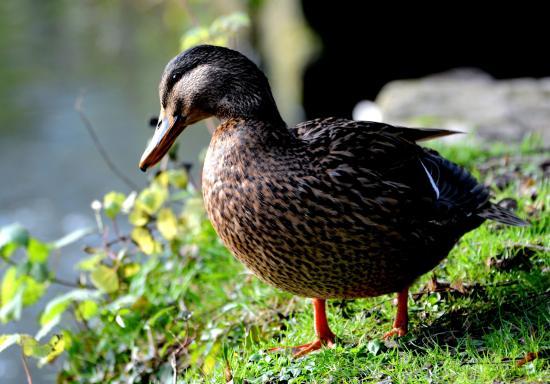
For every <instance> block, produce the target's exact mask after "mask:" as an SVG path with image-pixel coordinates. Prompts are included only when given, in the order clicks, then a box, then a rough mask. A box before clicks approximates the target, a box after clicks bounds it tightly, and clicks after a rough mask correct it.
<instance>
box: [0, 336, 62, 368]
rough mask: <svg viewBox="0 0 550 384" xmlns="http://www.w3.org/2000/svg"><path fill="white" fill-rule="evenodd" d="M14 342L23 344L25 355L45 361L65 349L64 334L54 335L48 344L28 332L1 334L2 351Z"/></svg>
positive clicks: (0, 347) (0, 345) (0, 348)
mask: <svg viewBox="0 0 550 384" xmlns="http://www.w3.org/2000/svg"><path fill="white" fill-rule="evenodd" d="M14 344H19V345H20V346H21V349H22V350H23V353H24V354H25V356H32V357H36V358H41V359H43V361H44V362H50V361H52V360H53V359H54V358H55V357H57V356H58V355H59V354H61V353H62V352H63V351H64V350H65V342H64V337H63V336H62V335H54V336H52V338H51V339H50V341H49V342H48V343H47V344H40V343H39V342H38V340H36V339H35V338H34V337H32V336H31V335H27V334H11V335H0V352H2V351H4V350H5V349H7V348H9V347H10V346H12V345H14ZM41 363H42V362H41Z"/></svg>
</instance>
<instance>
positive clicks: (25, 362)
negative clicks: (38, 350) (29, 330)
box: [21, 350, 32, 384]
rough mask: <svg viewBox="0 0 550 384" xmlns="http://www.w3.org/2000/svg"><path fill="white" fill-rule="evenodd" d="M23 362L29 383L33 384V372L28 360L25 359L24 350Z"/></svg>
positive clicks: (22, 354)
mask: <svg viewBox="0 0 550 384" xmlns="http://www.w3.org/2000/svg"><path fill="white" fill-rule="evenodd" d="M21 361H22V362H23V369H24V370H25V376H26V377H27V383H28V384H32V376H31V371H30V370H29V364H28V363H27V359H26V358H25V354H24V353H23V350H21Z"/></svg>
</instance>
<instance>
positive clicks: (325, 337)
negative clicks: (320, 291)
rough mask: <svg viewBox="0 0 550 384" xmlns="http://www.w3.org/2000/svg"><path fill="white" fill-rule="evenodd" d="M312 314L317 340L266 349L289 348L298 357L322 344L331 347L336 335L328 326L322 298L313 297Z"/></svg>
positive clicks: (276, 350) (317, 348)
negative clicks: (292, 345) (293, 345)
mask: <svg viewBox="0 0 550 384" xmlns="http://www.w3.org/2000/svg"><path fill="white" fill-rule="evenodd" d="M313 315H314V318H315V333H316V334H317V340H315V341H313V342H311V343H307V344H303V345H298V346H295V347H277V348H271V349H269V350H268V351H269V352H278V351H283V350H286V349H291V350H292V353H293V355H294V357H300V356H304V355H307V354H308V353H310V352H313V351H317V350H319V349H321V347H323V346H327V347H333V346H334V340H335V339H336V336H335V335H334V333H332V331H331V330H330V328H329V326H328V321H327V315H326V312H325V300H324V299H313Z"/></svg>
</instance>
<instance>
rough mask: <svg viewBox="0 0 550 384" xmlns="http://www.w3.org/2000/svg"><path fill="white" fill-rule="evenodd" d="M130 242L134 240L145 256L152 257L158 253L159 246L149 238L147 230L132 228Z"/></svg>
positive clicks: (151, 237)
mask: <svg viewBox="0 0 550 384" xmlns="http://www.w3.org/2000/svg"><path fill="white" fill-rule="evenodd" d="M131 236H132V240H134V241H135V242H136V243H137V245H138V246H139V248H140V249H141V250H142V251H143V253H145V254H146V255H152V254H153V253H158V252H160V244H158V243H157V242H156V241H155V240H154V239H153V236H151V233H150V232H149V230H147V228H142V227H138V228H134V229H133V230H132V235H131Z"/></svg>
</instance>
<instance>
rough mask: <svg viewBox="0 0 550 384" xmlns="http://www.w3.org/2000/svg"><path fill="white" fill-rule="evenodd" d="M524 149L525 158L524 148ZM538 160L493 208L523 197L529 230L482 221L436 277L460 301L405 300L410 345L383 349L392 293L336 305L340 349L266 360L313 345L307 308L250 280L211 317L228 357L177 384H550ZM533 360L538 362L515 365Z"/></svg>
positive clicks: (472, 160)
mask: <svg viewBox="0 0 550 384" xmlns="http://www.w3.org/2000/svg"><path fill="white" fill-rule="evenodd" d="M437 149H438V150H441V151H442V152H443V153H444V154H446V155H447V156H449V157H450V158H453V157H457V156H453V154H457V153H461V156H462V157H461V159H462V163H463V164H465V165H467V166H469V167H470V168H471V167H475V164H476V163H481V162H485V161H486V160H487V159H490V158H492V157H494V156H500V155H502V154H503V153H509V151H510V148H509V147H503V146H501V147H496V148H495V147H493V148H491V149H490V150H488V151H486V150H482V149H480V148H479V147H474V148H472V147H470V146H467V147H466V146H465V147H463V148H461V147H460V146H454V147H451V148H445V147H443V146H438V148H437ZM524 152H525V153H528V152H530V151H529V147H527V148H526V149H525V151H524ZM458 157H460V156H458ZM540 159H541V156H537V155H533V156H532V157H531V159H530V161H529V162H526V163H522V165H521V167H520V169H519V171H517V172H514V175H515V177H516V178H515V179H514V180H513V181H512V182H511V184H510V185H509V186H508V187H507V188H506V189H504V190H503V191H499V192H498V193H496V196H495V200H497V201H498V200H500V199H501V198H504V197H516V198H518V204H519V209H518V212H519V213H520V215H522V216H523V217H525V216H526V212H533V215H532V216H531V217H530V221H531V222H532V225H531V226H529V227H527V228H512V227H504V226H501V225H499V224H495V223H490V222H488V223H485V224H484V225H483V226H482V227H480V228H479V229H477V230H475V231H473V232H470V233H469V234H467V235H466V236H464V237H463V238H462V239H461V240H460V242H459V243H458V244H457V245H456V247H455V248H454V249H453V251H452V252H451V254H450V255H449V257H448V258H447V259H446V260H445V261H444V262H443V263H441V264H440V265H439V266H438V267H437V268H436V269H434V271H433V272H432V274H431V275H432V276H433V277H434V278H436V279H437V280H438V281H440V282H443V283H444V282H447V283H451V286H453V285H454V286H456V287H465V288H464V289H462V290H463V291H464V292H460V291H458V290H456V289H450V291H449V292H428V293H426V294H424V295H422V296H420V297H418V298H416V299H415V300H412V299H410V300H409V313H410V327H409V329H410V332H409V334H408V335H407V336H405V337H403V338H401V339H398V340H392V341H389V342H388V341H387V342H384V341H383V340H382V336H383V334H384V332H385V331H387V330H389V329H390V327H391V322H392V320H393V316H394V314H395V307H394V305H393V303H392V300H391V299H392V297H390V296H383V297H377V298H370V299H362V300H353V301H331V302H330V303H329V306H328V312H329V322H330V324H331V327H332V329H333V331H334V332H335V333H336V334H337V335H338V342H337V345H336V347H335V348H332V349H328V348H325V349H323V350H321V351H320V352H317V353H313V354H311V355H308V356H305V357H303V358H299V359H294V358H292V357H291V355H290V352H288V353H285V352H283V353H268V352H266V350H268V349H269V348H272V347H275V346H280V345H289V346H292V345H298V344H302V343H305V342H309V341H312V340H313V338H314V332H313V326H312V309H311V308H310V305H309V302H308V300H306V299H302V298H293V297H292V296H290V295H286V294H282V293H280V292H277V291H276V290H275V289H271V288H268V287H265V286H264V285H263V284H262V283H260V282H258V281H257V280H256V279H255V278H252V277H250V278H248V277H247V278H246V279H245V281H246V283H245V284H244V285H241V284H240V285H239V286H238V288H237V290H238V292H236V293H235V296H234V297H233V298H232V299H231V302H232V304H233V305H234V307H233V309H232V310H231V311H232V313H231V314H227V315H222V314H220V313H217V314H216V315H218V316H222V317H223V316H226V317H227V320H228V322H227V323H224V322H223V321H222V322H221V323H220V325H219V327H221V329H222V330H223V332H224V336H223V337H222V338H220V340H219V343H220V347H219V348H220V350H223V352H224V353H222V355H225V358H224V359H223V358H221V357H218V360H217V364H216V365H215V367H214V368H213V370H212V371H210V369H207V370H206V371H205V370H204V369H202V370H201V369H195V367H193V368H191V369H189V370H188V372H187V374H186V375H184V377H185V380H184V381H185V382H192V381H196V382H201V381H212V382H222V381H223V380H224V378H228V377H232V378H233V380H234V382H235V383H312V382H316V383H317V382H318V383H363V382H380V383H411V382H417V383H448V382H455V383H473V382H476V383H478V382H479V383H494V382H504V383H510V382H548V380H550V370H549V366H548V355H549V354H550V312H549V309H550V300H549V297H550V291H549V288H550V284H549V282H550V281H549V279H548V268H549V266H550V263H549V261H550V260H549V253H548V247H549V244H548V234H549V231H548V229H549V228H550V226H549V225H550V218H549V216H548V211H547V207H548V204H549V198H548V196H549V194H548V192H549V187H548V181H547V180H544V178H543V177H542V175H541V171H540V170H537V169H536V167H533V163H536V162H537V161H539V160H540ZM515 165H516V164H515V163H512V164H510V165H509V166H506V165H502V166H498V167H496V169H494V170H490V171H489V172H487V173H485V172H484V173H483V174H482V172H479V171H477V170H475V169H474V172H475V173H476V174H477V176H478V177H482V178H485V179H491V178H493V177H494V176H495V175H496V174H502V173H504V172H511V168H512V167H515ZM509 168H510V169H509ZM528 178H529V179H532V180H533V181H534V183H535V184H534V188H536V192H537V196H536V197H532V196H530V194H529V193H527V192H526V191H525V190H524V189H525V188H524V186H523V184H525V183H529V182H528V181H526V180H527V179H528ZM526 247H527V251H525V249H526ZM491 257H493V258H495V259H497V260H502V259H506V260H510V259H512V260H516V261H517V263H516V264H518V265H515V266H514V263H513V262H512V263H509V265H508V266H506V265H504V266H503V267H501V268H499V267H497V266H495V265H493V266H488V260H489V259H490V258H491ZM217 262H220V268H224V269H225V268H227V265H228V264H229V265H231V267H230V269H231V270H238V269H239V268H238V267H235V266H234V265H233V264H234V262H233V261H230V259H224V260H223V264H222V262H221V260H217ZM501 265H502V264H501ZM432 276H430V274H428V275H425V276H423V277H421V278H420V279H419V280H418V282H417V283H416V284H415V285H414V286H413V287H412V288H411V292H412V293H416V292H421V291H422V288H423V287H424V286H425V284H426V283H427V282H428V281H429V280H430V279H431V277H432ZM234 278H236V279H238V280H242V277H234ZM230 319H232V320H230ZM241 320H242V321H241ZM221 324H223V325H221ZM529 353H535V354H536V356H537V357H538V358H536V359H534V360H532V361H528V362H525V363H524V364H522V362H524V361H522V359H524V358H525V357H526V356H527V355H528V354H529Z"/></svg>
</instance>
